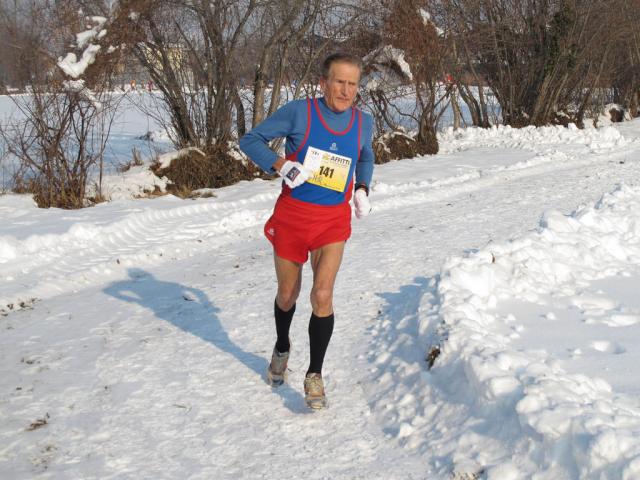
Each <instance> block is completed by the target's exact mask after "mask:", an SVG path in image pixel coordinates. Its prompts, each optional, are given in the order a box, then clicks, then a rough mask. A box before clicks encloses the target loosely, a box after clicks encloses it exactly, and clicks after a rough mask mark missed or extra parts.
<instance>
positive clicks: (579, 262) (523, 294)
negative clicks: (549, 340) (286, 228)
mask: <svg viewBox="0 0 640 480" xmlns="http://www.w3.org/2000/svg"><path fill="white" fill-rule="evenodd" d="M639 267H640V188H638V187H634V188H631V187H626V186H622V187H620V188H618V189H617V190H615V191H614V192H613V193H611V194H607V195H605V196H604V197H603V198H602V199H601V200H600V201H599V202H598V203H597V204H596V205H595V206H589V207H583V208H580V209H578V210H577V211H576V212H574V213H573V214H572V215H570V216H564V215H562V214H561V213H559V212H557V211H551V212H548V213H546V214H545V215H544V217H543V219H542V221H541V225H540V228H539V229H538V231H536V232H533V233H531V234H528V235H526V236H524V237H522V238H518V239H515V240H512V241H510V242H508V243H506V244H501V245H491V244H490V245H488V246H487V247H485V248H483V249H482V250H480V251H478V252H477V253H473V254H471V255H469V256H466V257H463V258H460V257H456V258H450V259H448V260H447V262H446V263H445V265H444V266H443V267H442V270H441V273H440V280H439V282H438V288H437V296H438V302H437V307H436V309H435V310H433V309H431V314H430V315H426V316H424V317H423V318H422V324H421V330H422V331H427V330H429V329H430V328H431V329H432V328H433V325H434V322H436V321H437V322H439V325H440V326H439V327H438V334H437V336H436V338H438V339H439V343H440V344H439V347H440V350H441V353H440V355H439V357H438V358H437V359H436V361H435V365H434V367H433V369H432V374H433V377H432V378H431V379H430V381H431V382H432V385H433V386H435V387H436V390H438V391H440V393H441V394H442V395H443V396H446V397H448V398H449V399H450V400H452V401H453V402H455V403H458V406H457V409H452V410H450V411H446V412H440V413H441V414H443V415H445V416H447V415H448V416H449V419H450V420H451V421H453V418H454V417H456V418H458V419H459V418H460V416H461V415H462V416H463V417H466V418H465V420H464V422H465V423H466V425H467V426H468V429H467V431H466V433H465V434H463V435H462V436H460V437H458V438H455V439H451V438H449V437H448V436H447V435H443V437H441V439H440V445H439V446H438V448H441V449H442V450H443V452H446V455H448V456H450V457H451V458H452V459H453V463H454V464H456V465H466V467H465V468H466V469H467V470H469V468H468V465H474V466H475V467H473V468H471V469H470V470H472V471H473V470H474V469H475V471H480V470H481V469H482V470H484V471H485V472H486V473H487V475H488V477H487V478H490V479H494V478H495V479H498V478H500V479H504V478H533V476H534V474H535V478H545V479H547V478H548V479H558V478H576V477H577V478H606V479H634V478H640V406H638V404H637V402H636V401H635V400H633V399H632V398H630V397H628V396H625V395H621V394H619V393H617V392H615V391H614V390H613V389H612V387H611V386H610V385H609V384H608V383H607V382H606V381H605V380H602V379H599V378H592V377H591V376H587V375H584V374H570V373H568V372H567V371H565V370H564V369H563V368H562V366H561V364H560V363H559V362H557V361H556V359H554V358H553V356H551V355H550V354H549V353H548V352H547V351H546V350H545V349H529V348H526V347H523V346H518V347H516V346H515V345H514V343H515V341H516V339H517V338H518V337H519V334H518V331H519V327H518V323H519V322H520V318H518V310H517V309H515V310H513V311H512V313H508V314H506V315H503V314H501V313H498V312H500V308H499V307H500V305H501V304H502V303H503V302H507V301H509V302H513V301H520V302H522V304H537V305H543V306H544V305H546V306H547V307H548V308H549V309H551V307H558V306H559V305H563V304H564V305H566V306H572V307H573V308H575V307H576V306H577V307H578V308H579V310H580V312H581V314H582V315H583V316H584V317H585V321H590V322H600V323H602V324H604V325H607V326H609V327H612V328H625V327H629V326H632V325H636V324H638V323H640V314H638V312H625V311H624V309H621V308H620V307H619V306H616V304H615V303H612V302H604V301H600V302H599V301H597V299H596V300H594V298H593V297H592V296H589V295H586V294H583V292H584V290H585V287H586V286H588V285H589V283H590V282H593V281H596V280H600V279H603V278H607V277H612V276H617V275H629V274H630V273H631V272H633V271H634V270H635V271H636V272H637V271H638V270H640V268H639ZM424 310H429V306H425V308H424ZM621 310H622V311H621ZM550 316H551V317H552V318H553V314H550ZM440 421H446V418H440ZM479 425H481V426H480V427H479ZM507 466H508V470H509V471H508V472H507V473H508V474H507V473H505V468H507ZM505 475H506V476H505Z"/></svg>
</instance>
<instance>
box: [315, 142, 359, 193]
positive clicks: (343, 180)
mask: <svg viewBox="0 0 640 480" xmlns="http://www.w3.org/2000/svg"><path fill="white" fill-rule="evenodd" d="M351 161H352V160H351V158H349V157H345V156H343V155H337V154H335V153H331V152H327V151H325V150H320V149H319V148H315V147H309V148H308V149H307V154H306V155H305V157H304V165H306V166H309V167H311V169H312V170H313V176H312V177H311V178H309V180H307V182H308V183H313V184H314V185H318V186H320V187H324V188H328V189H330V190H335V191H336V192H344V189H345V187H346V186H347V179H348V178H349V170H350V169H351Z"/></svg>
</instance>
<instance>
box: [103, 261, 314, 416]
mask: <svg viewBox="0 0 640 480" xmlns="http://www.w3.org/2000/svg"><path fill="white" fill-rule="evenodd" d="M128 273H129V279H127V280H122V281H119V282H115V283H112V284H111V285H109V286H108V287H107V288H105V289H104V292H105V293H107V294H108V295H111V296H112V297H114V298H117V299H119V300H122V301H125V302H129V303H136V304H138V305H141V306H143V307H145V308H147V309H149V310H152V311H153V313H154V315H155V316H156V317H157V318H160V319H162V320H166V321H168V322H169V323H171V324H173V325H175V326H176V327H178V328H180V329H181V330H183V331H185V332H187V333H190V334H191V335H195V336H196V337H199V338H201V339H202V340H204V341H205V342H208V343H210V344H212V345H214V346H215V347H216V348H218V349H220V350H221V351H223V352H226V353H228V354H230V355H232V356H233V357H234V358H236V359H237V360H238V361H239V362H240V363H242V364H243V365H245V366H246V367H247V368H248V369H249V370H251V371H253V372H254V373H255V374H256V375H258V376H259V377H260V378H261V379H262V380H263V381H266V370H267V365H268V362H267V359H265V358H264V357H261V356H258V355H256V354H255V353H252V352H247V351H245V350H243V349H242V348H241V347H240V346H239V345H237V344H236V343H234V342H233V340H231V339H230V338H229V335H228V334H227V332H226V331H225V330H224V328H223V326H222V324H221V322H220V319H219V317H218V314H219V313H220V309H219V308H218V307H216V306H215V305H214V304H213V303H211V301H210V300H209V298H208V297H207V295H206V294H205V293H204V292H203V291H202V290H198V289H196V288H192V287H187V286H185V285H181V284H179V283H175V282H167V281H164V280H159V279H158V278H156V277H154V276H153V275H152V274H151V273H149V272H147V271H144V270H142V269H138V268H130V269H128ZM265 388H268V387H267V386H266V383H265ZM273 392H275V393H277V394H278V395H280V396H281V397H282V399H283V404H284V406H285V407H287V408H288V409H289V410H291V411H292V412H295V413H305V412H306V411H307V409H306V408H305V407H304V400H303V397H302V395H301V394H300V393H299V392H297V391H296V390H295V389H293V388H291V387H290V386H289V385H288V384H285V385H283V386H281V387H279V388H277V389H273Z"/></svg>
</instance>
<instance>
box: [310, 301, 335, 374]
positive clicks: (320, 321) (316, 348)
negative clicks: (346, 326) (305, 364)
mask: <svg viewBox="0 0 640 480" xmlns="http://www.w3.org/2000/svg"><path fill="white" fill-rule="evenodd" d="M333 321H334V317H333V313H332V314H331V315H329V316H328V317H318V316H316V315H315V314H314V313H312V314H311V319H310V320H309V347H310V348H309V350H310V354H311V360H310V363H309V370H307V374H309V373H322V363H323V362H324V355H325V353H327V347H328V346H329V340H331V334H332V333H333Z"/></svg>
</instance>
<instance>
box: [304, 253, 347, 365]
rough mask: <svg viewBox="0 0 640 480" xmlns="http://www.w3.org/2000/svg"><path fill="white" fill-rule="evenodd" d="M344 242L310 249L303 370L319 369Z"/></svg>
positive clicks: (329, 330) (326, 343)
mask: <svg viewBox="0 0 640 480" xmlns="http://www.w3.org/2000/svg"><path fill="white" fill-rule="evenodd" d="M344 245H345V242H337V243H331V244H329V245H325V246H323V247H320V248H318V249H317V250H314V251H313V252H311V268H312V269H313V287H312V288H311V306H312V308H313V313H312V315H311V320H310V321H309V343H310V357H311V358H310V364H309V370H308V371H307V373H318V374H320V373H321V372H322V363H323V362H324V356H325V353H326V351H327V347H328V346H329V340H331V334H332V333H333V323H334V317H333V288H334V285H335V282H336V277H337V275H338V270H339V269H340V264H341V262H342V254H343V252H344Z"/></svg>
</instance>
